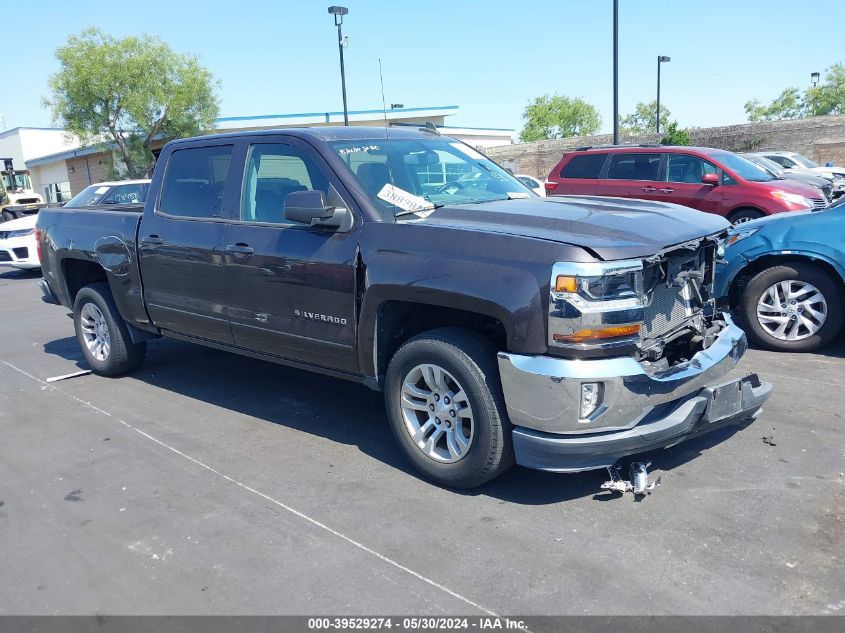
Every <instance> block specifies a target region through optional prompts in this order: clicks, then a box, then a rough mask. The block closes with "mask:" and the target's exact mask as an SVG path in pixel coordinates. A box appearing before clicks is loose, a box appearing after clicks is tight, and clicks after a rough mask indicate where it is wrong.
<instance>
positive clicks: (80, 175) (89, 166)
mask: <svg viewBox="0 0 845 633" xmlns="http://www.w3.org/2000/svg"><path fill="white" fill-rule="evenodd" d="M108 161H109V157H108V155H107V154H104V153H100V154H89V155H87V156H80V157H79V158H71V159H68V160H67V161H66V162H67V176H68V181H69V182H70V192H71V195H73V196H75V195H76V194H78V193H79V192H80V191H82V190H83V189H85V187H87V186H88V185H91V184H93V183H95V182H102V181H104V180H108V176H107V174H108V167H109V164H108Z"/></svg>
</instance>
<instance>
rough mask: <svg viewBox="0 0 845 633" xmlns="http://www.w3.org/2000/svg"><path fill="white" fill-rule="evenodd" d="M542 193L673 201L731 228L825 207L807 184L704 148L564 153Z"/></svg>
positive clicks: (625, 148)
mask: <svg viewBox="0 0 845 633" xmlns="http://www.w3.org/2000/svg"><path fill="white" fill-rule="evenodd" d="M546 191H548V193H549V194H550V195H573V194H574V195H591V196H617V197H621V198H639V199H641V200H659V201H661V202H674V203H676V204H682V205H685V206H688V207H692V208H693V209H698V210H699V211H707V212H709V213H717V214H719V215H721V216H724V217H726V218H727V219H728V220H730V221H731V222H733V223H734V224H738V223H740V222H747V221H748V220H753V219H755V218H761V217H763V216H764V215H771V214H773V213H782V212H784V211H804V210H806V209H808V208H821V207H824V206H826V205H827V202H826V201H825V198H824V194H822V192H821V191H820V190H819V189H817V188H815V187H813V186H811V185H807V184H804V183H800V182H796V181H794V180H785V179H782V178H775V177H774V176H772V175H771V174H769V173H768V172H766V171H763V169H761V168H760V167H758V166H757V165H755V164H754V163H752V162H750V161H748V160H746V159H744V158H742V157H741V156H737V155H736V154H734V153H732V152H726V151H724V150H719V149H710V148H706V147H666V146H663V145H632V146H619V145H614V146H609V147H582V148H579V149H577V150H575V151H574V152H569V153H567V154H564V156H563V158H562V159H561V161H560V162H559V163H558V164H557V165H556V166H555V168H554V169H552V172H551V173H550V174H549V177H548V180H547V182H546Z"/></svg>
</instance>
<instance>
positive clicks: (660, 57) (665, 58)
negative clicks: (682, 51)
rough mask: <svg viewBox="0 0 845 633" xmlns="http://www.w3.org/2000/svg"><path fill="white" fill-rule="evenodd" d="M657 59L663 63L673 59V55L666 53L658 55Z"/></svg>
mask: <svg viewBox="0 0 845 633" xmlns="http://www.w3.org/2000/svg"><path fill="white" fill-rule="evenodd" d="M657 61H658V62H660V63H663V62H671V61H672V58H671V57H667V56H666V55H658V56H657Z"/></svg>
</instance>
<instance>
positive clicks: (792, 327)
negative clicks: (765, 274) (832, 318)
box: [757, 279, 827, 341]
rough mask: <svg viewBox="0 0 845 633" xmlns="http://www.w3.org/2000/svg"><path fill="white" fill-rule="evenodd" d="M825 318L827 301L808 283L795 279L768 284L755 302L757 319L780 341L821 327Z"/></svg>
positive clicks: (797, 337) (807, 334)
mask: <svg viewBox="0 0 845 633" xmlns="http://www.w3.org/2000/svg"><path fill="white" fill-rule="evenodd" d="M826 319H827V301H826V300H825V298H824V295H823V294H822V293H821V292H819V290H818V288H816V287H815V286H814V285H812V284H808V283H806V282H803V281H798V280H797V279H790V280H787V281H780V282H778V283H776V284H774V285H772V286H770V287H769V288H768V289H767V290H766V291H765V292H764V293H763V294H762V296H761V297H760V299H759V301H758V302H757V321H758V322H759V323H760V326H761V327H762V328H763V329H764V330H765V331H766V332H767V333H768V334H769V335H770V336H773V337H774V338H776V339H780V340H782V341H800V340H802V339H805V338H808V337H810V336H813V335H814V334H816V333H817V332H818V331H819V330H821V328H822V326H823V325H824V322H825V320H826Z"/></svg>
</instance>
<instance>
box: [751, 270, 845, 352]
mask: <svg viewBox="0 0 845 633" xmlns="http://www.w3.org/2000/svg"><path fill="white" fill-rule="evenodd" d="M842 303H843V302H842V293H841V290H840V289H839V288H838V286H837V284H836V282H834V280H833V279H831V278H830V276H829V275H828V274H827V273H826V272H825V271H824V270H823V269H821V268H819V267H817V266H814V265H812V264H797V263H796V264H792V263H790V264H785V265H781V266H773V267H772V268H767V269H766V270H763V271H761V272H759V273H757V275H755V276H754V277H753V278H752V279H751V280H750V281H749V282H748V285H747V286H746V287H745V290H744V291H743V293H742V300H741V310H742V319H743V322H744V324H745V328H746V332H747V334H748V336H749V338H751V340H752V341H753V342H755V343H757V344H758V345H760V346H762V347H766V348H768V349H773V350H778V351H791V352H810V351H813V350H816V349H819V348H820V347H822V346H824V345H827V344H828V343H829V342H830V341H831V340H832V339H833V337H835V336H836V335H837V334H838V333H839V331H840V330H841V329H842V307H843V306H842Z"/></svg>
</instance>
